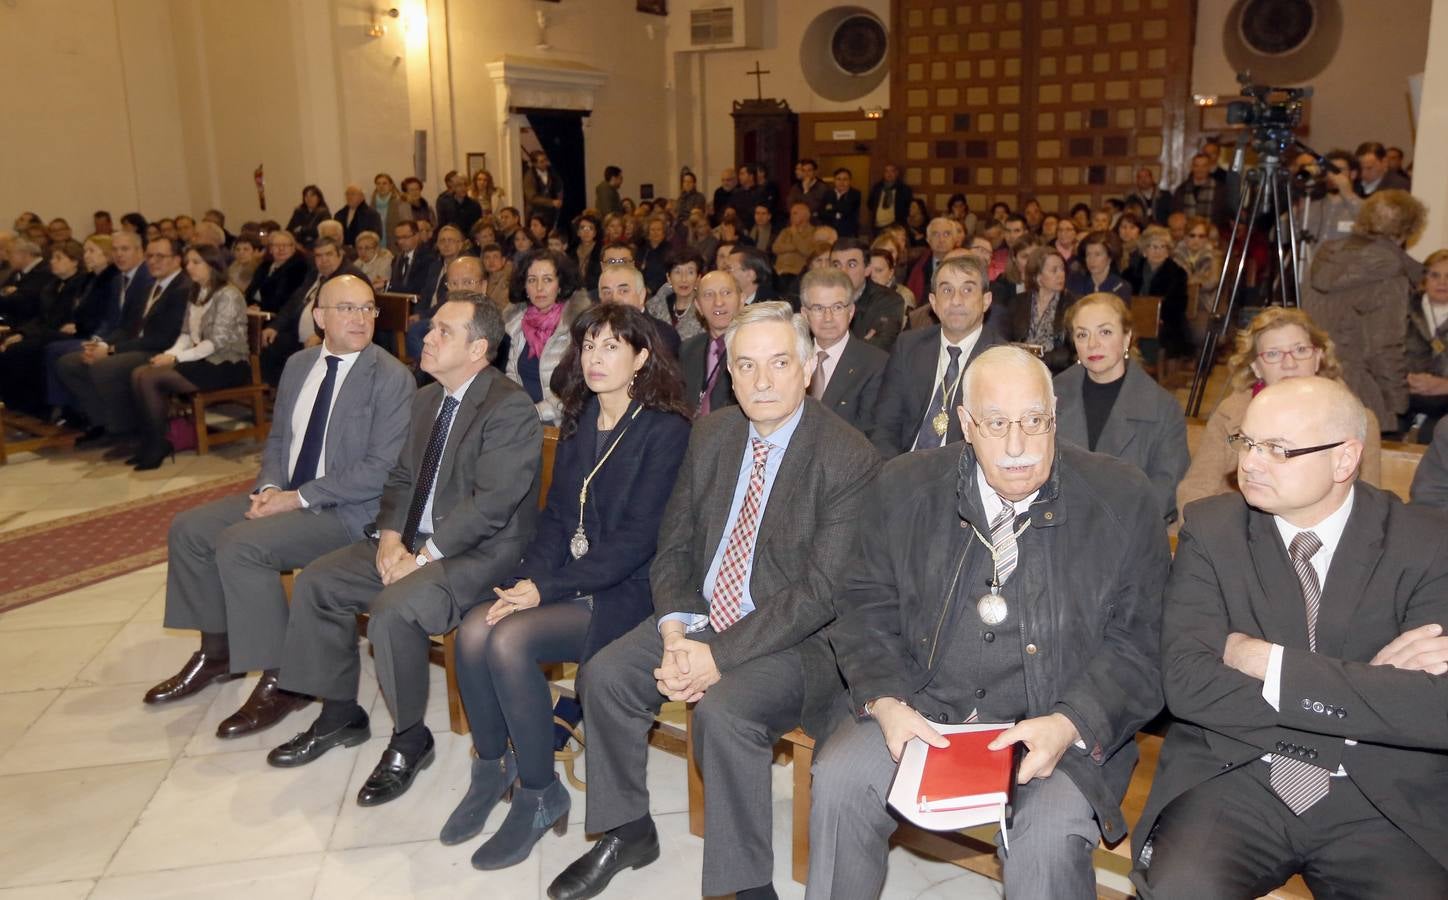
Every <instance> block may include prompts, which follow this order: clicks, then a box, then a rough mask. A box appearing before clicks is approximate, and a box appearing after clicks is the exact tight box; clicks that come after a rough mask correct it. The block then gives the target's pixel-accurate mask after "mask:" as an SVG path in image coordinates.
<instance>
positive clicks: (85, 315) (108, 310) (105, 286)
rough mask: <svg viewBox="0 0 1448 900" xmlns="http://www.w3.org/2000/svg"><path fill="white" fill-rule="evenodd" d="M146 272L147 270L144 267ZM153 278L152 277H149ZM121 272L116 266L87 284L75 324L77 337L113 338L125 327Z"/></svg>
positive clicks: (109, 267) (77, 310) (76, 310)
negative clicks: (113, 335)
mask: <svg viewBox="0 0 1448 900" xmlns="http://www.w3.org/2000/svg"><path fill="white" fill-rule="evenodd" d="M143 269H144V267H143ZM148 274H149V273H148ZM120 291H121V270H120V269H117V268H116V266H115V264H114V263H112V264H111V265H109V266H106V267H105V268H104V269H102V270H101V271H100V272H99V273H97V274H96V276H95V277H94V278H92V279H90V281H89V282H87V284H86V288H85V293H83V294H82V295H81V296H80V299H78V300H77V301H76V304H75V312H74V313H73V314H72V318H71V321H72V322H74V323H75V336H76V337H81V338H84V337H90V336H91V335H93V334H110V333H111V332H112V331H114V330H115V329H116V326H117V325H119V324H120V323H121V300H120Z"/></svg>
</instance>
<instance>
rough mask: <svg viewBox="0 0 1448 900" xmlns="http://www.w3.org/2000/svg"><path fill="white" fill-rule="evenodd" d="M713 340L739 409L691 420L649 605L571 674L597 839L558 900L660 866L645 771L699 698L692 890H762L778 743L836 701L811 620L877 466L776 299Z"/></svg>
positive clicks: (812, 724)
mask: <svg viewBox="0 0 1448 900" xmlns="http://www.w3.org/2000/svg"><path fill="white" fill-rule="evenodd" d="M724 277H726V276H724V275H723V274H722V273H711V274H710V275H709V276H706V278H705V281H706V282H708V280H709V279H714V278H724ZM726 343H727V345H728V365H729V368H730V370H731V372H732V374H733V378H734V383H735V384H736V385H739V387H740V390H739V407H740V408H739V409H738V410H735V409H728V410H721V411H719V412H718V413H716V414H714V415H712V416H708V417H706V418H702V419H699V420H697V421H696V423H695V426H694V430H693V433H692V434H691V436H690V440H689V449H688V451H687V453H686V454H685V456H684V461H683V464H682V466H681V468H680V472H679V478H678V482H677V484H676V486H675V488H674V491H673V494H672V496H671V497H670V498H669V504H668V507H667V509H666V510H665V512H664V520H663V525H662V527H661V528H660V529H659V548H658V556H657V557H656V558H655V560H654V564H653V566H652V568H651V570H650V576H649V581H650V585H651V587H652V594H653V603H654V612H655V615H654V616H651V617H649V618H648V619H646V620H645V621H643V622H642V623H640V624H639V625H638V627H637V628H635V629H634V630H633V631H631V632H629V633H628V634H626V635H624V636H623V637H621V638H619V639H618V640H616V641H614V642H613V643H611V644H609V645H608V646H607V647H605V648H603V649H602V650H601V651H599V652H598V653H597V654H596V655H595V656H594V657H593V658H592V659H591V660H589V662H588V664H587V665H586V666H585V667H584V668H583V671H582V672H581V673H580V680H581V682H582V684H583V710H584V716H583V717H584V721H585V722H587V723H588V725H587V727H588V744H589V752H588V754H587V755H586V757H585V761H586V763H587V766H588V784H589V791H588V816H587V822H586V827H587V831H588V832H589V833H590V834H600V835H602V837H601V838H600V839H599V840H598V841H597V842H596V843H595V844H594V845H593V846H592V848H590V849H589V851H588V852H587V853H585V854H584V855H583V856H582V857H580V858H579V859H578V860H576V861H575V862H574V863H573V864H572V865H570V866H568V867H567V868H566V869H564V871H563V872H562V873H561V874H560V875H558V877H557V878H555V879H554V881H553V883H552V884H551V885H550V886H549V888H548V893H549V896H550V897H553V898H556V900H569V898H576V897H592V896H595V895H596V894H598V893H599V892H601V891H602V890H603V889H604V887H605V886H606V885H607V884H608V882H609V881H610V880H611V879H612V878H613V876H614V875H616V874H617V873H618V872H619V871H621V870H623V869H625V868H631V867H632V868H637V867H639V866H643V865H647V864H648V863H651V862H653V861H654V860H656V859H658V856H659V843H658V833H657V831H656V830H655V827H654V822H653V819H652V817H651V816H650V815H649V792H648V787H647V784H646V781H645V776H646V766H645V764H644V763H645V750H646V748H647V741H648V732H649V729H650V728H651V727H652V726H653V722H654V716H655V715H657V713H658V711H659V708H660V706H662V705H663V703H664V701H665V700H685V701H690V702H693V703H695V704H696V705H695V707H694V716H693V724H692V726H691V727H692V730H693V735H694V746H695V755H696V758H697V760H698V762H699V766H700V770H701V772H702V774H703V781H704V810H705V811H704V863H703V884H702V893H704V894H705V895H710V896H712V895H717V894H731V893H734V894H736V895H737V896H741V897H744V898H750V897H756V896H773V893H774V892H773V889H772V887H770V884H771V882H772V880H773V877H774V875H773V873H774V860H773V854H772V851H771V844H772V839H771V837H770V835H771V834H772V833H773V827H772V825H771V822H772V819H773V816H772V815H771V810H772V803H771V801H770V791H769V783H770V779H771V775H770V770H771V768H773V766H772V762H773V757H774V742H775V741H776V740H777V739H778V738H779V736H780V735H782V734H784V733H785V732H787V731H789V730H790V729H792V728H795V727H796V726H799V725H801V724H802V725H803V726H804V728H805V730H806V731H808V732H810V733H812V734H815V735H818V736H819V737H821V738H823V736H824V731H823V730H822V726H823V724H824V722H825V721H828V715H829V705H830V703H831V702H833V701H836V700H838V690H839V688H838V685H839V681H838V676H837V675H836V670H835V663H834V661H833V660H832V659H831V658H830V655H829V648H828V645H827V644H826V642H825V638H824V633H823V631H822V630H821V629H822V628H823V627H824V626H825V625H827V624H828V623H829V622H830V620H832V619H833V618H834V600H833V596H834V590H835V587H836V584H837V580H838V579H839V577H840V574H839V573H842V572H843V571H844V570H845V566H846V562H847V560H848V559H849V555H850V554H851V553H852V552H853V549H854V536H855V535H854V532H855V523H856V521H857V520H858V518H859V515H860V514H861V513H862V512H863V506H862V505H861V501H862V498H863V496H864V494H865V492H866V491H867V490H868V489H869V486H870V483H871V482H872V481H873V480H874V477H875V472H876V470H877V469H878V468H879V465H880V463H879V459H878V457H877V456H876V454H875V452H874V450H873V449H872V448H871V447H870V445H869V443H868V442H867V441H866V440H865V439H864V438H863V437H862V436H861V435H860V434H859V432H857V431H855V430H854V429H852V428H850V427H848V426H846V425H845V423H844V422H843V421H841V420H840V419H839V418H837V417H835V416H832V415H827V414H825V413H824V411H823V410H822V409H821V408H820V406H819V404H817V403H815V402H813V401H811V400H809V399H807V398H806V397H805V385H806V383H807V382H808V380H809V377H810V372H811V370H812V369H813V368H814V360H813V359H811V358H810V356H809V348H810V339H809V334H808V332H807V331H806V329H805V326H804V322H803V321H802V319H801V317H800V316H799V315H797V314H792V313H791V311H790V308H789V305H788V304H786V303H782V302H779V303H766V304H759V305H756V306H754V307H748V308H746V309H745V310H744V311H743V312H741V313H740V314H739V317H738V318H737V319H736V320H735V321H734V322H733V323H732V324H731V326H730V327H729V329H728V334H727V336H726ZM776 488H777V489H778V490H777V491H776V490H775V489H776ZM761 522H763V523H771V522H772V523H774V525H773V526H772V527H768V528H765V529H762V530H759V529H758V528H757V526H758V525H759V524H760V523H761ZM710 523H717V524H716V525H711V524H710ZM776 560H790V561H791V563H790V564H789V565H788V566H784V567H781V566H780V565H778V564H777V563H776V562H775V561H776ZM755 561H758V562H759V565H758V566H756V565H754V563H755ZM701 586H702V587H701Z"/></svg>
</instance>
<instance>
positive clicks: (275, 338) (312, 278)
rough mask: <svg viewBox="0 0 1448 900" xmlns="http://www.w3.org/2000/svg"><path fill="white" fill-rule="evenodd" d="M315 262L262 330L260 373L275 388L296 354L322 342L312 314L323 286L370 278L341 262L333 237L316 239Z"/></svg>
mask: <svg viewBox="0 0 1448 900" xmlns="http://www.w3.org/2000/svg"><path fill="white" fill-rule="evenodd" d="M312 263H313V265H312V266H311V267H310V268H308V269H307V271H306V277H305V278H304V279H303V281H302V283H301V284H300V285H298V287H297V289H296V291H294V292H293V293H292V296H291V298H290V299H288V300H287V303H286V305H285V306H283V307H282V308H281V310H279V311H278V312H277V314H276V315H275V316H273V317H272V318H271V320H270V321H269V322H267V324H266V327H265V328H264V329H262V333H261V343H262V349H261V376H262V380H263V381H265V382H266V383H267V384H269V385H271V386H273V387H276V386H277V385H279V384H280V383H281V377H282V371H283V370H284V369H285V367H286V364H287V359H288V358H290V357H291V355H292V354H293V353H296V352H297V351H298V350H301V349H302V348H303V347H314V346H316V345H317V344H320V343H321V342H322V336H321V335H320V334H319V333H318V331H317V323H316V319H315V318H314V317H313V316H312V309H313V308H314V307H315V306H316V304H317V297H318V295H319V294H320V292H321V290H322V285H324V284H326V283H327V282H328V281H330V280H331V279H333V278H337V277H340V276H342V275H352V276H354V277H356V278H360V279H362V280H363V281H366V280H367V278H366V276H364V275H363V274H362V272H361V270H359V269H357V268H356V267H355V266H353V265H351V264H348V263H344V262H343V261H342V244H341V242H340V241H337V240H334V239H333V238H329V237H323V238H318V239H317V243H316V246H315V247H314V248H313V250H312ZM203 390H210V389H209V388H203Z"/></svg>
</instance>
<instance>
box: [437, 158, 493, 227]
mask: <svg viewBox="0 0 1448 900" xmlns="http://www.w3.org/2000/svg"><path fill="white" fill-rule="evenodd" d="M482 217H483V208H482V207H481V206H479V205H478V201H477V200H474V199H473V198H472V197H469V196H468V176H466V175H464V174H462V173H455V174H454V175H453V176H452V178H450V179H448V181H447V193H445V194H442V195H441V196H439V197H438V198H437V230H438V233H439V234H441V233H442V229H444V228H446V227H447V226H449V225H451V226H453V227H454V228H456V229H457V231H458V234H460V235H462V236H463V237H466V236H467V234H468V232H470V231H472V229H473V224H474V223H475V222H477V221H478V220H479V219H481V218H482Z"/></svg>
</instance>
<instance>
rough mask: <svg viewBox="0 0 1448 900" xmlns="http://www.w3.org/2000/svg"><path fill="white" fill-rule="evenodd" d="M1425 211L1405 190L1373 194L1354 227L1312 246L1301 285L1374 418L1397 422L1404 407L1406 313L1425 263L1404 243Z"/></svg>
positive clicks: (1307, 306) (1392, 425)
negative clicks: (1348, 233) (1314, 248)
mask: <svg viewBox="0 0 1448 900" xmlns="http://www.w3.org/2000/svg"><path fill="white" fill-rule="evenodd" d="M1426 219H1427V211H1426V209H1425V208H1424V207H1423V204H1422V203H1420V202H1419V201H1418V200H1417V199H1416V198H1414V197H1413V196H1412V195H1411V194H1408V193H1407V192H1406V191H1398V190H1385V191H1379V192H1377V193H1375V194H1373V195H1372V196H1371V197H1369V198H1368V199H1367V201H1366V202H1365V203H1364V204H1363V208H1362V212H1360V213H1359V214H1358V219H1357V224H1356V225H1354V226H1353V234H1352V235H1351V236H1350V237H1347V238H1345V239H1343V240H1340V241H1332V242H1330V243H1328V244H1325V245H1323V246H1322V247H1320V248H1319V249H1318V251H1317V255H1316V257H1315V258H1314V259H1313V261H1312V271H1311V273H1309V277H1308V279H1307V283H1306V285H1305V286H1304V290H1303V291H1302V308H1303V310H1305V311H1306V312H1307V313H1308V314H1309V315H1311V316H1312V318H1313V321H1315V322H1317V323H1318V324H1319V325H1321V326H1322V328H1323V329H1324V330H1325V331H1326V332H1327V333H1328V334H1329V335H1331V336H1332V340H1333V343H1335V344H1336V345H1337V354H1338V359H1340V360H1341V361H1342V378H1343V381H1344V382H1345V383H1346V384H1347V386H1348V387H1349V388H1350V389H1351V390H1352V392H1353V393H1354V394H1355V395H1356V396H1357V397H1358V399H1360V400H1362V402H1363V405H1364V406H1366V407H1367V408H1368V409H1369V410H1370V411H1371V412H1372V413H1373V415H1375V416H1377V419H1378V422H1379V424H1380V425H1381V426H1382V427H1383V428H1384V429H1386V430H1387V431H1389V432H1392V433H1396V431H1397V430H1398V420H1399V417H1400V416H1402V415H1404V414H1405V413H1406V412H1407V411H1408V392H1409V386H1408V380H1407V374H1408V361H1407V357H1406V355H1405V352H1404V344H1403V341H1404V336H1405V334H1404V321H1405V320H1406V319H1407V316H1408V303H1409V300H1410V298H1411V297H1412V294H1413V289H1414V288H1415V287H1416V286H1417V285H1418V284H1420V283H1422V280H1423V267H1422V264H1420V263H1419V262H1418V261H1417V260H1415V259H1413V258H1412V257H1411V256H1409V255H1408V254H1407V253H1406V252H1405V251H1404V250H1403V245H1404V244H1405V242H1407V241H1408V240H1410V239H1411V238H1412V237H1413V236H1414V235H1416V234H1417V233H1418V232H1419V231H1420V230H1421V229H1422V227H1423V223H1424V222H1425V221H1426Z"/></svg>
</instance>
